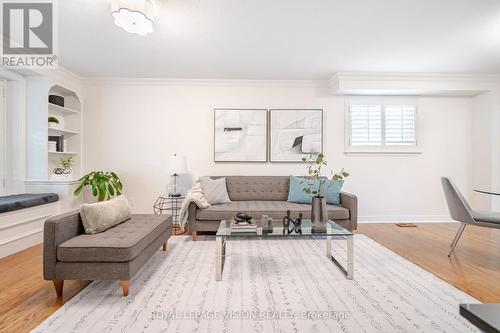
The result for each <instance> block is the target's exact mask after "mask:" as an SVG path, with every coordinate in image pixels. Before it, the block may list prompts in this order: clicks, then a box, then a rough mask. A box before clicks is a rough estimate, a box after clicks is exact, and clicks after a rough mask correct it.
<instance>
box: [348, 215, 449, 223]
mask: <svg viewBox="0 0 500 333" xmlns="http://www.w3.org/2000/svg"><path fill="white" fill-rule="evenodd" d="M403 222H413V223H436V222H455V221H453V220H452V219H451V217H450V216H449V215H386V216H359V217H358V223H403Z"/></svg>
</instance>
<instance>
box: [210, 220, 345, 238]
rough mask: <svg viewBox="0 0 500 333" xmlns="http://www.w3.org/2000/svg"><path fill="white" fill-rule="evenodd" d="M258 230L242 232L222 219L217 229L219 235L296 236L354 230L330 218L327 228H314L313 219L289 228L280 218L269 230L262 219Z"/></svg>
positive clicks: (343, 232) (331, 233)
mask: <svg viewBox="0 0 500 333" xmlns="http://www.w3.org/2000/svg"><path fill="white" fill-rule="evenodd" d="M256 224H257V229H256V232H242V231H239V230H232V229H231V221H225V220H223V221H221V222H220V224H219V229H217V236H240V237H241V236H245V237H294V236H299V237H303V236H352V232H350V231H349V230H347V229H345V228H343V227H341V226H340V225H338V224H337V223H335V222H334V221H332V220H330V221H328V222H327V224H326V229H323V230H319V231H317V230H313V228H312V227H313V224H312V222H311V220H306V219H304V220H302V223H301V226H300V227H294V225H293V224H290V227H289V228H286V227H283V226H282V222H281V221H278V220H274V221H273V225H274V226H273V228H272V231H271V230H267V229H266V228H263V227H262V222H261V221H256Z"/></svg>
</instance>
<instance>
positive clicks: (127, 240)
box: [57, 214, 172, 262]
mask: <svg viewBox="0 0 500 333" xmlns="http://www.w3.org/2000/svg"><path fill="white" fill-rule="evenodd" d="M171 227H172V217H170V216H167V215H152V214H134V215H132V217H131V218H130V219H129V220H127V221H125V222H123V223H121V224H118V225H116V226H114V227H112V228H110V229H108V230H106V231H104V232H101V233H98V234H95V235H87V234H82V235H78V236H76V237H74V238H71V239H69V240H67V241H66V242H64V243H62V244H61V245H59V246H58V248H57V259H58V260H60V261H64V262H127V261H130V260H132V259H134V258H135V257H136V256H138V255H139V254H140V253H141V252H142V251H143V250H144V249H145V248H146V247H147V246H148V245H149V244H150V243H152V242H153V241H154V240H155V239H156V238H157V237H158V236H159V235H160V234H161V233H162V232H167V231H168V229H169V228H171Z"/></svg>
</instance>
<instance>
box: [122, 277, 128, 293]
mask: <svg viewBox="0 0 500 333" xmlns="http://www.w3.org/2000/svg"><path fill="white" fill-rule="evenodd" d="M128 282H129V281H128V280H122V291H123V296H125V297H127V296H128V286H129V283H128Z"/></svg>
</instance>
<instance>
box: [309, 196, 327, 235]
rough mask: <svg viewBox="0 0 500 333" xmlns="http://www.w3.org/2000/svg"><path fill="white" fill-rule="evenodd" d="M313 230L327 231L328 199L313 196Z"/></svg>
mask: <svg viewBox="0 0 500 333" xmlns="http://www.w3.org/2000/svg"><path fill="white" fill-rule="evenodd" d="M311 222H312V224H313V226H312V229H311V231H312V232H326V225H327V223H328V212H327V210H326V199H325V198H323V197H313V198H312V203H311Z"/></svg>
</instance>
